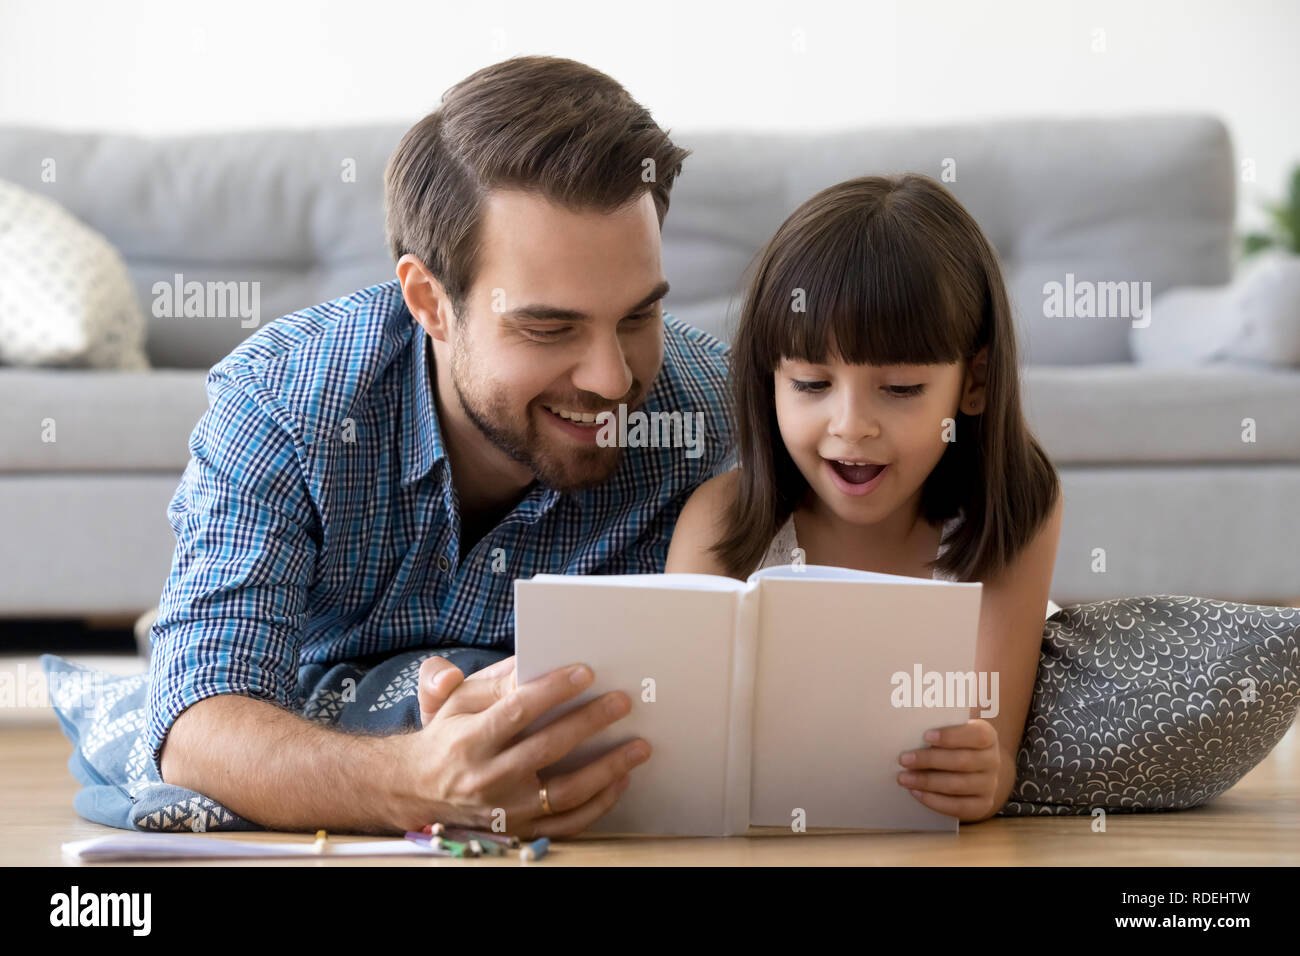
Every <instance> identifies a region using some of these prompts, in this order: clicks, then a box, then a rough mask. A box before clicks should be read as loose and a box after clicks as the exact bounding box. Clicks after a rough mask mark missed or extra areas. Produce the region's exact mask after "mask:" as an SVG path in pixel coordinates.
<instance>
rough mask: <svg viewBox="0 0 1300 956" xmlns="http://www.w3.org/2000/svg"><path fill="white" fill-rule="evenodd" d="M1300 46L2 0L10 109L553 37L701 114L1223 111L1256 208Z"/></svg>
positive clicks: (700, 118) (1151, 20)
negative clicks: (1249, 169)
mask: <svg viewBox="0 0 1300 956" xmlns="http://www.w3.org/2000/svg"><path fill="white" fill-rule="evenodd" d="M557 11H560V12H557ZM611 11H619V12H617V13H612V12H611ZM1098 31H1101V32H1098ZM1298 46H1300V3H1295V2H1289V0H1275V2H1269V0H1233V2H1227V0H1220V2H1215V0H1096V2H1087V3H1084V2H1067V0H1008V2H1001V3H978V2H963V0H920V2H907V0H900V2H897V3H894V2H869V0H864V2H840V3H829V2H816V0H785V2H782V0H748V2H744V3H728V4H722V3H711V2H708V0H690V2H682V0H658V2H654V3H644V4H638V5H635V6H631V5H615V4H612V3H609V2H559V0H545V2H538V0H528V2H495V3H494V2H490V0H489V2H485V3H479V2H477V0H467V2H462V3H454V4H453V3H445V2H422V0H406V2H395V0H366V2H360V3H358V2H341V0H325V2H319V3H298V2H295V3H288V2H275V0H228V2H222V3H219V4H215V3H203V4H195V5H193V6H189V5H186V4H183V3H177V2H175V0H122V2H112V3H109V2H103V0H0V123H14V122H20V123H32V124H41V125H49V126H55V127H61V128H73V129H85V128H98V129H119V130H130V131H137V132H142V133H151V134H153V133H173V132H186V131H194V130H212V129H229V128H235V127H265V126H284V125H297V126H311V125H321V124H328V125H335V124H343V123H354V122H370V121H394V122H412V121H414V120H415V119H416V118H418V117H419V116H421V115H423V114H424V113H426V112H428V110H430V109H432V108H433V107H434V106H435V105H436V104H437V101H438V98H439V97H440V96H441V94H442V92H443V91H444V90H445V89H446V88H447V87H448V86H450V85H451V84H452V83H454V82H455V81H457V80H459V79H460V78H462V77H464V76H465V75H467V74H469V73H471V72H473V71H474V70H475V69H478V68H479V67H481V66H484V65H486V64H488V63H491V62H493V61H495V60H498V59H502V58H504V57H507V56H512V55H516V54H520V53H548V54H555V55H561V56H569V57H573V58H574V59H578V60H582V61H584V62H587V63H590V64H591V65H593V66H596V67H598V68H600V69H602V70H604V71H606V72H607V73H610V74H611V75H613V76H614V77H615V78H617V79H618V80H619V81H621V82H622V83H623V84H624V85H625V86H626V87H627V88H628V89H629V90H630V91H631V92H632V93H633V95H634V96H636V97H637V98H638V99H639V100H640V101H641V102H642V103H644V104H645V105H646V106H647V107H649V108H650V109H651V111H652V112H653V113H654V115H655V117H656V119H658V120H659V122H660V123H661V124H662V125H664V126H667V127H669V128H671V129H674V130H676V131H678V132H682V133H686V132H689V131H690V130H691V129H693V128H700V127H716V126H731V127H746V128H762V127H775V128H790V127H795V128H826V127H833V126H846V125H854V124H870V123H895V124H899V123H924V122H937V121H943V120H954V119H956V120H970V119H980V118H984V117H993V116H1026V115H1053V116H1055V115H1062V114H1079V113H1128V112H1139V111H1152V110H1195V111H1208V112H1212V113H1216V114H1218V115H1220V116H1222V117H1223V118H1224V119H1225V120H1226V121H1227V122H1228V124H1229V126H1230V128H1231V130H1232V134H1233V137H1234V141H1235V143H1236V148H1237V153H1238V157H1239V158H1240V159H1250V160H1253V161H1254V165H1255V170H1256V175H1257V182H1255V183H1252V182H1249V181H1246V182H1243V183H1242V188H1241V193H1240V195H1241V201H1242V213H1243V220H1242V221H1243V222H1244V223H1248V224H1254V223H1257V222H1259V221H1260V216H1259V214H1258V211H1257V208H1256V207H1257V200H1258V198H1260V196H1267V197H1270V198H1271V197H1276V196H1279V195H1280V194H1281V191H1282V189H1283V183H1284V177H1285V176H1286V173H1287V171H1288V170H1289V169H1290V168H1291V166H1292V165H1293V164H1295V163H1297V162H1300V120H1298V119H1297V116H1300V108H1298V107H1297V103H1296V99H1297V93H1298V92H1300V57H1298V56H1297V55H1296V49H1297V47H1298ZM1099 47H1104V48H1101V49H1099Z"/></svg>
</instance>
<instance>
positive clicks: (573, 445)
mask: <svg viewBox="0 0 1300 956" xmlns="http://www.w3.org/2000/svg"><path fill="white" fill-rule="evenodd" d="M481 236H482V248H481V253H480V258H479V267H478V272H477V274H476V276H475V280H474V285H473V288H472V289H471V290H470V292H469V294H468V295H467V297H466V301H465V303H464V307H463V309H462V313H461V314H460V315H458V316H457V320H456V321H455V322H453V328H452V331H451V336H450V338H451V347H450V356H449V359H450V362H449V364H450V370H451V379H452V384H453V385H454V387H455V390H456V392H457V394H458V396H459V399H460V402H461V405H462V407H463V408H464V410H465V414H466V417H467V418H469V420H470V421H471V422H473V423H474V425H475V426H477V428H478V430H479V431H480V432H481V433H482V434H483V436H484V437H485V438H486V439H487V440H488V441H489V442H491V443H492V444H493V445H494V446H496V447H497V448H498V449H500V450H501V451H502V452H504V453H505V454H507V455H509V456H510V457H511V458H512V459H513V460H514V461H517V462H519V463H520V464H522V465H525V466H526V467H528V468H529V469H530V470H531V471H532V472H533V474H534V475H535V476H536V477H537V478H538V479H539V480H540V481H541V482H542V483H543V484H545V485H548V486H550V487H552V488H556V489H558V490H561V491H564V490H572V489H577V488H581V487H586V486H589V485H592V484H598V483H600V482H601V481H604V480H605V479H607V478H608V477H609V476H610V475H611V474H613V472H614V470H615V469H616V468H617V467H618V464H619V459H620V456H621V454H622V450H621V449H619V448H614V447H601V446H600V445H598V444H597V442H596V434H597V432H598V430H599V423H598V422H597V421H596V420H595V419H596V415H597V414H598V413H600V412H602V411H612V412H615V413H617V411H618V406H619V404H620V403H624V404H626V405H627V407H628V411H631V410H632V409H633V408H635V407H636V406H638V405H640V404H641V403H642V402H644V400H645V397H646V395H647V393H648V392H649V389H650V387H651V385H652V384H653V382H654V379H655V376H657V375H658V374H659V368H660V365H661V364H662V361H663V314H662V310H661V300H662V299H663V297H664V295H665V294H666V293H667V290H668V284H667V282H665V281H664V276H663V269H662V267H661V264H660V234H659V220H658V217H657V216H656V214H655V206H654V200H653V198H652V196H651V195H650V193H649V192H645V193H642V195H641V197H640V198H639V199H638V200H637V201H635V202H633V203H631V204H630V205H628V206H626V207H624V208H623V209H620V210H618V211H616V212H613V213H602V212H591V211H582V212H574V211H570V210H566V209H563V208H561V207H559V206H556V205H553V204H552V203H550V202H549V201H548V200H546V199H544V198H542V197H540V196H536V195H533V194H529V193H524V192H519V191H514V190H510V191H507V190H497V191H493V192H492V193H490V194H489V195H488V197H487V199H486V200H485V202H484V210H483V218H482V222H481ZM439 353H440V354H439V358H440V360H441V359H442V357H443V350H441V349H440V350H439ZM557 413H570V414H576V415H579V416H582V417H585V418H586V419H587V424H578V423H574V422H572V421H569V420H566V419H565V417H564V416H563V415H562V414H557Z"/></svg>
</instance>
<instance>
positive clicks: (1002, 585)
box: [971, 493, 1065, 819]
mask: <svg viewBox="0 0 1300 956" xmlns="http://www.w3.org/2000/svg"><path fill="white" fill-rule="evenodd" d="M1064 508H1065V496H1064V494H1063V493H1062V494H1058V495H1057V499H1056V505H1055V507H1053V509H1052V511H1051V513H1050V514H1049V515H1048V517H1047V520H1045V521H1044V522H1043V524H1042V527H1041V528H1039V530H1038V533H1037V534H1036V535H1035V536H1034V537H1033V538H1031V539H1030V542H1029V544H1028V545H1027V546H1026V547H1025V549H1024V550H1023V551H1022V552H1021V553H1020V555H1019V557H1017V558H1016V560H1015V561H1014V562H1012V564H1011V565H1010V566H1009V567H1007V568H1005V569H1004V570H1003V571H1002V573H1001V574H999V575H997V577H996V578H994V579H991V580H989V581H985V582H984V591H983V600H982V601H981V603H980V624H979V638H978V642H977V644H976V649H975V670H976V672H977V673H979V672H981V671H988V672H996V673H997V674H998V713H997V715H996V716H995V717H986V718H984V719H985V720H987V721H988V722H989V723H991V724H993V726H994V728H995V729H996V730H997V732H998V750H999V751H1000V754H1001V759H1000V761H999V769H998V784H997V791H996V795H995V799H994V806H993V809H992V810H990V811H989V812H988V814H986V815H985V816H984V817H981V818H980V819H987V818H988V817H991V816H993V815H994V814H995V813H997V811H998V810H1000V809H1002V807H1003V805H1004V804H1005V803H1006V802H1007V800H1008V798H1010V796H1011V791H1012V790H1013V789H1014V788H1015V783H1016V756H1017V753H1018V752H1019V750H1020V740H1021V738H1022V737H1023V736H1024V733H1025V720H1026V719H1027V718H1028V716H1029V705H1030V702H1031V700H1032V698H1033V693H1034V680H1035V678H1036V677H1037V675H1038V656H1039V651H1040V650H1041V648H1042V643H1043V621H1044V615H1045V613H1046V611H1047V599H1048V591H1049V589H1050V587H1051V584H1052V572H1053V570H1054V569H1055V567H1056V548H1057V545H1058V544H1059V542H1060V539H1061V514H1062V512H1063V511H1064ZM979 715H980V708H979V707H974V708H972V709H971V717H979Z"/></svg>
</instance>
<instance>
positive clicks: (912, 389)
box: [885, 385, 925, 398]
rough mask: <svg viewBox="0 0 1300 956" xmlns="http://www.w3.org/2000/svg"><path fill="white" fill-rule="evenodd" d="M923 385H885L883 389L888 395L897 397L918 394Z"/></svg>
mask: <svg viewBox="0 0 1300 956" xmlns="http://www.w3.org/2000/svg"><path fill="white" fill-rule="evenodd" d="M924 388H925V386H924V385H886V386H885V389H886V390H887V391H888V392H889V394H890V395H896V396H898V397H899V398H905V397H907V396H908V395H920V394H921V392H922V390H923V389H924Z"/></svg>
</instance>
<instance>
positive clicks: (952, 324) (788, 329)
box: [759, 216, 970, 369]
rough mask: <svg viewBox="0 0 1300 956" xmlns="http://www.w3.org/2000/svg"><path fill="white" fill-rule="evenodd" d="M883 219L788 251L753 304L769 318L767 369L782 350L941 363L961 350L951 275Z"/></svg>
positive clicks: (819, 357) (786, 354) (810, 358)
mask: <svg viewBox="0 0 1300 956" xmlns="http://www.w3.org/2000/svg"><path fill="white" fill-rule="evenodd" d="M886 218H887V217H885V216H874V217H872V219H871V220H870V221H869V222H868V223H867V224H866V226H865V227H863V228H860V229H858V230H855V232H854V233H849V234H848V235H845V234H844V232H843V231H841V232H839V233H838V234H836V231H835V230H830V231H828V232H827V233H826V234H824V235H822V236H817V237H814V239H813V241H811V242H809V243H807V244H805V246H804V247H803V248H801V249H792V250H789V255H788V257H786V258H785V259H784V261H783V262H782V263H780V267H779V268H778V269H776V270H775V271H774V274H773V277H772V281H770V282H769V283H768V284H767V289H766V294H765V295H764V296H763V297H762V299H761V301H760V303H759V304H760V307H761V308H762V311H763V313H764V314H765V315H766V316H767V318H768V322H767V323H766V324H768V325H769V327H768V328H767V329H765V330H762V332H761V333H760V335H759V341H765V342H768V343H771V354H770V356H769V358H770V360H771V363H770V364H771V366H772V368H773V369H774V368H775V367H776V365H777V363H779V362H780V361H781V359H782V358H789V359H794V360H799V361H805V362H811V363H814V364H824V363H826V362H829V361H831V360H833V359H835V358H839V359H842V360H843V361H845V362H847V363H849V364H852V365H939V364H950V363H953V362H957V361H960V360H961V359H962V358H963V357H964V351H965V346H966V343H965V342H964V339H965V337H966V335H967V334H969V328H970V321H969V320H965V321H963V319H962V318H961V317H960V316H959V314H958V308H957V301H958V299H959V296H958V295H957V294H955V291H954V289H953V285H954V284H955V283H954V280H955V277H953V276H951V275H950V274H949V273H948V272H947V271H946V270H944V269H943V268H942V266H941V265H940V264H939V263H938V262H937V261H936V257H935V256H934V255H933V254H932V253H930V252H929V251H928V250H926V249H925V248H924V247H923V246H921V245H920V244H919V243H912V242H909V241H908V239H907V237H905V236H903V235H902V234H901V232H902V231H901V230H899V229H896V228H890V227H889V225H887V224H886V223H885V222H883V221H882V220H884V219H886ZM873 227H874V228H873ZM800 307H802V308H803V310H804V311H799V309H800Z"/></svg>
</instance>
